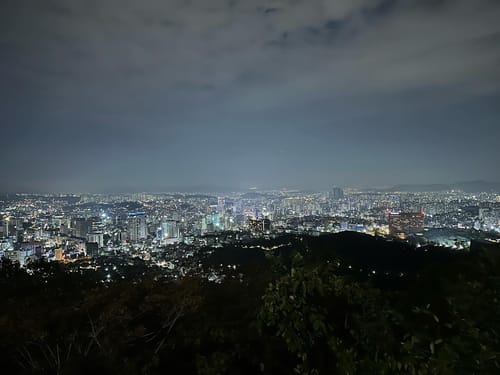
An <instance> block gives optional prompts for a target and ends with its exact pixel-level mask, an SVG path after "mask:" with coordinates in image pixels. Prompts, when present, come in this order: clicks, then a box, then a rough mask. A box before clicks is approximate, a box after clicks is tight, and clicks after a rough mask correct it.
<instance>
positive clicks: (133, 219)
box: [127, 212, 148, 242]
mask: <svg viewBox="0 0 500 375" xmlns="http://www.w3.org/2000/svg"><path fill="white" fill-rule="evenodd" d="M127 222H128V223H127V225H128V238H129V240H130V241H131V242H139V241H141V240H145V239H146V238H147V237H148V231H147V226H146V214H145V213H144V212H130V213H129V214H128V220H127Z"/></svg>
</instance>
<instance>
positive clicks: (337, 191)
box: [329, 187, 344, 201]
mask: <svg viewBox="0 0 500 375" xmlns="http://www.w3.org/2000/svg"><path fill="white" fill-rule="evenodd" d="M329 195H330V199H332V200H336V201H338V200H340V199H344V190H342V189H341V188H339V187H334V188H333V189H332V191H330V194H329Z"/></svg>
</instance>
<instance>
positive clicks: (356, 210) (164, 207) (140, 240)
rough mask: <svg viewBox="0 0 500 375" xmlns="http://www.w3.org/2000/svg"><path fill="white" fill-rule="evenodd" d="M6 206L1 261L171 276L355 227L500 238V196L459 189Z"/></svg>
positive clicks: (455, 244) (14, 202)
mask: <svg viewBox="0 0 500 375" xmlns="http://www.w3.org/2000/svg"><path fill="white" fill-rule="evenodd" d="M0 204H1V206H0V215H1V217H2V226H1V227H0V237H1V238H2V242H1V247H0V256H2V257H4V258H7V259H9V260H11V261H12V262H17V263H19V264H20V265H21V266H25V265H26V264H28V263H29V262H33V261H36V260H37V259H38V260H39V259H45V260H47V261H58V262H66V263H68V262H74V261H76V260H80V261H85V262H80V263H79V264H86V265H85V266H82V267H87V268H88V269H95V270H97V269H100V268H102V267H100V265H99V264H100V263H102V262H100V263H99V259H100V258H103V257H105V258H116V259H122V260H124V261H132V260H134V259H140V260H142V261H145V262H146V264H148V265H151V266H157V267H161V268H163V269H164V270H165V273H167V274H169V275H171V276H173V277H181V276H183V275H185V274H187V273H190V272H196V269H197V267H198V266H199V263H198V261H199V258H200V257H203V256H206V255H207V254H209V253H210V252H211V250H210V249H213V248H217V247H222V246H223V245H228V244H231V245H237V246H240V247H243V248H244V247H245V246H247V245H246V244H247V243H250V242H251V241H252V240H254V239H256V238H265V239H272V238H276V237H279V236H280V235H283V234H291V235H297V236H300V235H312V236H320V235H321V234H326V233H337V232H342V231H355V232H362V233H366V234H369V235H373V236H381V237H385V238H387V239H388V240H395V241H405V242H408V243H410V244H412V245H415V246H417V247H420V246H424V245H437V246H442V247H446V248H450V249H454V250H457V251H469V250H470V246H471V241H483V242H484V241H492V242H494V241H497V240H498V239H499V238H500V195H498V194H496V193H465V192H462V191H453V190H452V191H438V192H416V193H415V192H397V191H390V192H389V191H359V190H356V189H341V188H333V189H331V190H330V191H328V192H301V191H285V190H281V191H266V192H260V191H257V190H249V191H247V192H243V193H233V194H224V195H212V194H183V193H158V194H152V193H138V194H95V195H92V194H43V195H42V194H9V195H4V196H2V197H1V200H0ZM229 266H231V267H236V266H237V265H229ZM103 269H105V270H109V269H110V272H109V273H106V275H105V280H104V281H111V280H112V279H114V278H115V277H117V274H116V272H112V271H113V270H116V266H113V267H104V268H103ZM121 277H125V276H124V275H121ZM207 277H209V278H210V279H213V280H217V279H218V276H217V275H216V274H209V275H207Z"/></svg>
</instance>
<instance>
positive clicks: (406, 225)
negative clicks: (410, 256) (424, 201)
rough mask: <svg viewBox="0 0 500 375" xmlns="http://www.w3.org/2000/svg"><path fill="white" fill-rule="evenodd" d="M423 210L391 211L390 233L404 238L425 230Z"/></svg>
mask: <svg viewBox="0 0 500 375" xmlns="http://www.w3.org/2000/svg"><path fill="white" fill-rule="evenodd" d="M424 216H425V215H424V213H423V212H401V213H393V212H391V213H389V234H390V235H391V236H395V237H401V238H404V237H406V236H408V235H410V234H416V233H421V232H422V231H423V230H424Z"/></svg>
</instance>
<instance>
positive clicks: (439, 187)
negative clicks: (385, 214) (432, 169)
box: [381, 180, 500, 193]
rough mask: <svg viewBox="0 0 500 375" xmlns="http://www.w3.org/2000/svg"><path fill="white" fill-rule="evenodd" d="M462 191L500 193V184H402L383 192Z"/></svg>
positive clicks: (489, 182)
mask: <svg viewBox="0 0 500 375" xmlns="http://www.w3.org/2000/svg"><path fill="white" fill-rule="evenodd" d="M447 190H461V191H464V192H466V193H481V192H500V182H491V181H482V180H476V181H462V182H457V183H454V184H401V185H395V186H392V187H390V188H386V189H381V191H402V192H409V193H417V192H430V191H447Z"/></svg>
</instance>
